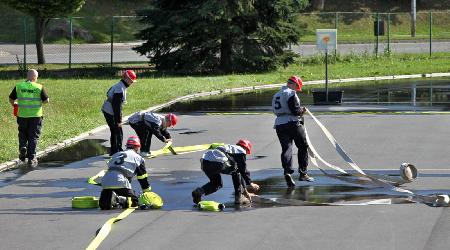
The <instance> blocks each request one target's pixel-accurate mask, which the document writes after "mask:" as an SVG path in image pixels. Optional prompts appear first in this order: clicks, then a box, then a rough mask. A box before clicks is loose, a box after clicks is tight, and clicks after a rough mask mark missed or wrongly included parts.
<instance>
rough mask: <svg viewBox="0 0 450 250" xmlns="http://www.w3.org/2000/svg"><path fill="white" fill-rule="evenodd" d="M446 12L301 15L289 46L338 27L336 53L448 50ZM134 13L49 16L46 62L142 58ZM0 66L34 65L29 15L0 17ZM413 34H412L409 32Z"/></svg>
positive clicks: (102, 63) (308, 49)
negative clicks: (299, 33)
mask: <svg viewBox="0 0 450 250" xmlns="http://www.w3.org/2000/svg"><path fill="white" fill-rule="evenodd" d="M449 14H450V13H449V12H419V13H417V19H416V24H415V32H414V31H413V30H412V22H411V15H410V13H363V12H361V13H355V12H352V13H348V12H333V13H315V14H312V13H302V14H299V15H298V18H299V19H300V21H301V28H302V30H303V34H302V36H301V37H300V44H299V45H292V46H290V48H291V49H292V50H293V51H294V52H296V53H298V54H300V55H304V56H309V55H313V54H316V53H318V51H317V50H316V48H315V41H316V29H324V28H332V29H337V30H338V47H337V51H336V52H337V53H339V54H348V53H358V54H359V53H368V54H379V53H386V52H389V53H429V54H430V56H431V55H433V53H434V52H446V51H449V50H450V15H449ZM139 18H140V17H137V16H113V17H111V16H109V17H105V16H92V17H83V18H81V17H73V18H52V19H50V20H49V23H48V25H47V29H46V33H45V36H44V57H45V63H48V64H65V65H67V67H68V68H71V67H74V65H79V64H82V65H84V66H86V65H88V67H113V66H115V65H119V64H123V63H127V64H129V63H142V64H145V63H146V62H147V61H148V60H147V58H146V57H145V56H141V55H139V54H137V53H136V52H135V51H134V50H133V49H132V48H133V47H135V46H137V45H139V44H141V43H142V41H137V40H136V38H135V34H136V33H137V32H138V31H140V30H142V29H144V27H145V26H144V25H143V24H142V23H140V22H139ZM0 30H2V32H0V64H1V65H14V64H17V65H18V66H19V67H25V66H26V65H27V64H30V63H31V64H35V63H37V62H38V60H37V51H36V46H35V39H36V38H35V35H36V31H35V26H34V20H33V18H31V17H15V18H3V19H2V18H1V17H0ZM413 33H415V34H413Z"/></svg>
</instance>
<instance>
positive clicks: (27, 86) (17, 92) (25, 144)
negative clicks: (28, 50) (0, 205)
mask: <svg viewBox="0 0 450 250" xmlns="http://www.w3.org/2000/svg"><path fill="white" fill-rule="evenodd" d="M38 76H39V75H38V72H37V71H36V70H34V69H30V70H29V71H28V73H27V80H26V81H24V82H21V83H18V84H17V85H16V86H15V87H14V89H13V90H12V91H11V93H10V94H9V102H10V103H11V105H13V106H14V105H17V106H18V112H17V124H18V130H19V159H20V160H21V161H25V158H28V165H29V166H30V167H36V166H37V165H38V160H37V158H36V147H37V144H38V141H39V136H40V135H41V129H42V120H43V116H42V104H43V103H48V101H49V99H48V95H47V93H46V91H45V89H44V87H43V86H42V85H41V84H38V83H36V81H37V79H38Z"/></svg>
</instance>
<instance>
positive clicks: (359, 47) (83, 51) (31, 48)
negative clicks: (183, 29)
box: [0, 41, 450, 64]
mask: <svg viewBox="0 0 450 250" xmlns="http://www.w3.org/2000/svg"><path fill="white" fill-rule="evenodd" d="M138 45H140V43H115V44H114V46H113V48H112V51H113V62H116V63H119V62H145V61H148V59H147V58H146V57H145V56H141V55H139V54H137V53H136V52H135V51H134V50H132V48H133V47H135V46H138ZM375 46H376V45H375V42H374V43H361V44H338V46H337V51H338V53H340V54H342V55H347V54H350V53H357V54H361V53H367V54H374V53H375ZM387 47H388V45H387V43H383V42H380V43H379V45H378V53H380V54H382V53H383V52H384V50H385V49H387ZM291 50H292V51H294V52H295V53H297V54H299V55H302V56H311V55H314V54H318V53H319V51H318V50H317V49H316V45H315V44H302V45H299V46H292V47H291ZM390 50H391V51H392V52H393V53H428V52H429V51H430V44H429V43H428V42H401V43H393V42H392V43H391V44H390ZM448 51H450V42H449V41H433V43H432V52H448ZM44 52H45V59H46V63H67V64H68V63H69V45H55V44H44ZM71 53H72V55H71V58H72V63H110V62H111V44H109V43H106V44H74V45H73V46H72V52H71ZM26 54H27V57H26V61H27V63H37V56H36V46H35V45H34V44H27V46H26ZM16 55H17V57H18V59H19V60H20V61H21V62H22V63H23V60H24V46H23V44H22V45H20V44H0V64H17V58H16Z"/></svg>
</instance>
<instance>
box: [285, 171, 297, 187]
mask: <svg viewBox="0 0 450 250" xmlns="http://www.w3.org/2000/svg"><path fill="white" fill-rule="evenodd" d="M284 179H285V180H286V184H287V186H288V187H295V181H294V179H293V178H292V176H291V175H290V174H285V175H284Z"/></svg>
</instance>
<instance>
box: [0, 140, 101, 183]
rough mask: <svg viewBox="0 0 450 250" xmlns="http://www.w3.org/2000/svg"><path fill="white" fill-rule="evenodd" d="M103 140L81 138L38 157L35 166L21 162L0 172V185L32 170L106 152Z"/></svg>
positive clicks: (58, 165) (62, 165) (61, 165)
mask: <svg viewBox="0 0 450 250" xmlns="http://www.w3.org/2000/svg"><path fill="white" fill-rule="evenodd" d="M104 142H106V141H105V140H101V139H86V140H82V141H79V142H76V143H74V144H72V145H70V146H68V147H65V148H63V149H60V150H56V151H53V152H50V153H48V154H47V155H45V156H43V157H42V158H39V159H38V160H39V164H38V166H37V167H36V168H30V167H28V165H27V164H26V163H21V164H19V165H18V166H17V168H13V169H9V170H6V171H3V172H0V176H1V179H0V187H3V186H6V185H8V184H9V183H11V182H12V181H14V180H16V179H18V178H19V177H21V176H22V175H24V174H27V173H28V172H30V171H33V170H37V169H43V168H57V167H64V165H66V164H69V163H73V162H77V161H81V160H84V159H86V158H90V157H94V156H99V155H103V154H106V153H107V151H108V148H107V147H105V146H103V145H102V143H104Z"/></svg>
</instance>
